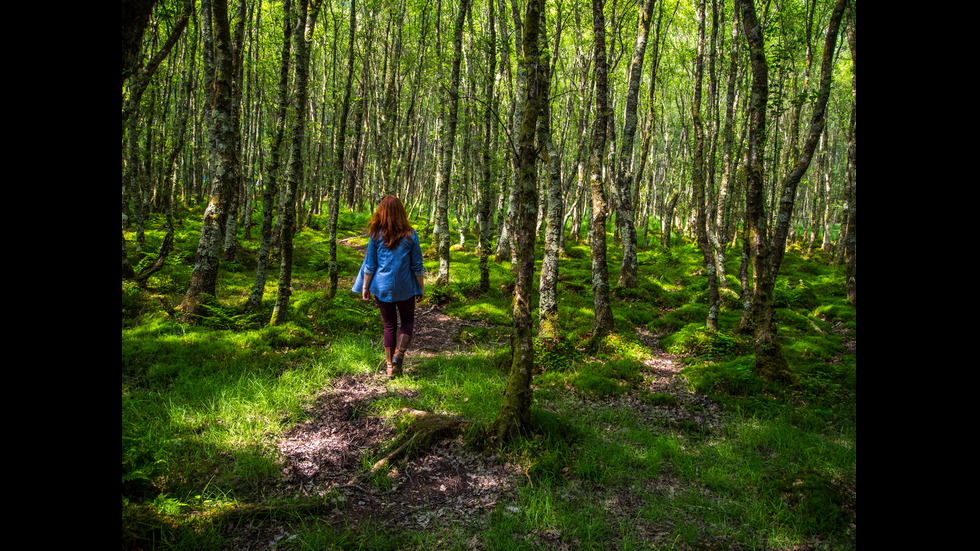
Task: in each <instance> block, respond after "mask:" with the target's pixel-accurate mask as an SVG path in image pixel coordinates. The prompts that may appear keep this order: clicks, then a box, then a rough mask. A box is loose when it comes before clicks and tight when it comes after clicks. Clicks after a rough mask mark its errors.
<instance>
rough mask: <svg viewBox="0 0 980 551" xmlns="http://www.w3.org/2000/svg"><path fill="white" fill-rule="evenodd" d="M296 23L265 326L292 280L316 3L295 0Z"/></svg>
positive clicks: (281, 318)
mask: <svg viewBox="0 0 980 551" xmlns="http://www.w3.org/2000/svg"><path fill="white" fill-rule="evenodd" d="M296 7H297V10H296V11H297V13H296V26H295V28H294V32H293V44H294V45H295V48H296V57H295V59H294V63H293V104H292V111H293V121H292V128H291V129H290V134H291V136H290V137H291V140H292V141H291V143H290V152H289V161H288V164H287V166H286V197H285V199H284V200H283V204H282V211H283V218H282V237H281V238H280V240H281V245H280V261H279V285H278V287H279V291H278V294H277V295H276V303H275V306H274V307H273V309H272V318H271V319H270V320H269V325H279V324H282V323H283V322H285V321H286V319H287V318H288V314H287V312H288V308H289V297H290V295H291V294H292V289H291V287H292V283H293V235H294V233H295V232H294V229H295V228H294V226H295V224H296V195H297V190H298V189H299V185H300V183H302V182H303V177H304V171H305V169H306V166H305V161H304V160H303V147H304V146H305V143H306V126H307V124H306V122H307V121H306V119H307V108H306V101H307V98H309V76H310V72H309V69H310V68H309V64H310V41H311V40H312V34H313V27H314V25H315V24H316V18H317V15H318V13H319V8H320V2H319V1H314V2H310V1H309V0H299V2H298V3H297V6H296Z"/></svg>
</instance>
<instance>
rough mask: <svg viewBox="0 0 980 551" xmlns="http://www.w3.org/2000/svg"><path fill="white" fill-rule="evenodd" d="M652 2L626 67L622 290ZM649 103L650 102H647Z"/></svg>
mask: <svg viewBox="0 0 980 551" xmlns="http://www.w3.org/2000/svg"><path fill="white" fill-rule="evenodd" d="M653 4H654V0H644V2H643V3H642V4H640V20H639V25H638V29H637V32H636V44H635V45H634V47H633V59H632V61H631V63H630V71H629V82H628V83H627V91H626V109H625V113H624V124H623V145H622V148H621V149H620V152H619V176H618V179H619V185H617V186H616V188H617V190H618V192H619V211H618V217H619V220H618V224H619V227H620V229H621V231H622V243H623V262H622V265H621V266H620V270H619V284H620V285H621V286H623V287H627V288H633V287H636V277H637V270H638V264H637V259H636V247H637V240H636V222H635V219H636V213H635V210H634V207H635V203H634V201H633V187H634V184H635V182H634V173H633V170H632V169H631V168H630V161H631V158H632V156H633V144H634V143H635V141H636V129H637V126H638V121H639V118H638V116H637V109H638V108H639V103H640V102H639V97H640V80H641V72H642V71H643V58H644V57H645V56H646V50H647V36H649V34H650V23H651V21H652V18H651V10H652V8H653ZM650 101H651V102H652V101H653V98H651V99H650Z"/></svg>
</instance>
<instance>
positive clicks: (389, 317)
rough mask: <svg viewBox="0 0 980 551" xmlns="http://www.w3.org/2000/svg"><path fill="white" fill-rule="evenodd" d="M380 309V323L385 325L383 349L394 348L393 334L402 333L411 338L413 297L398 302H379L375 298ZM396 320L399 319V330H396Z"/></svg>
mask: <svg viewBox="0 0 980 551" xmlns="http://www.w3.org/2000/svg"><path fill="white" fill-rule="evenodd" d="M375 302H377V303H378V308H380V309H381V321H383V322H384V324H385V348H394V347H395V341H396V338H395V334H396V333H402V334H405V335H408V336H410V337H411V336H412V331H413V330H414V329H415V297H412V298H410V299H408V300H401V301H398V302H381V301H380V300H378V299H377V298H375ZM398 318H401V323H402V326H401V329H400V330H399V329H398Z"/></svg>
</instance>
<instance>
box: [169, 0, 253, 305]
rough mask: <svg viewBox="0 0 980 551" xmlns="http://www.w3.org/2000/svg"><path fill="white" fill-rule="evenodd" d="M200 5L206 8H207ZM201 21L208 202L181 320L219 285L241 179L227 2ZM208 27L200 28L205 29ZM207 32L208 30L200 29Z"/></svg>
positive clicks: (220, 1) (216, 2)
mask: <svg viewBox="0 0 980 551" xmlns="http://www.w3.org/2000/svg"><path fill="white" fill-rule="evenodd" d="M205 4H209V6H210V9H208V6H206V5H205ZM202 12H203V13H202V17H204V18H207V19H208V20H210V21H211V25H210V26H211V27H212V28H213V31H212V32H213V39H214V56H215V57H214V79H213V86H212V87H211V98H210V103H211V117H212V125H213V128H214V141H213V144H212V147H213V148H212V158H213V160H214V165H215V166H214V172H213V182H210V185H211V190H210V199H209V201H208V206H207V208H206V209H205V211H204V220H203V224H202V226H201V236H200V239H199V240H198V245H197V257H196V260H195V262H194V271H193V273H192V274H191V281H190V284H189V285H188V288H187V293H185V295H184V299H183V301H182V302H181V304H180V311H181V313H182V314H183V315H184V316H196V315H200V314H201V313H203V312H202V310H201V303H202V301H203V300H204V297H205V296H209V295H210V296H211V297H213V296H215V294H216V289H217V285H218V265H219V258H220V256H221V253H222V251H223V248H224V227H223V226H224V221H225V216H226V215H227V214H228V212H229V207H230V205H231V199H232V196H233V194H234V189H232V188H233V186H235V185H236V184H237V183H238V182H239V180H240V175H241V164H240V159H239V157H238V150H239V142H240V139H241V138H240V136H239V135H238V129H237V128H236V127H235V125H234V124H233V122H234V119H233V116H232V109H233V107H232V91H231V80H232V78H233V74H232V73H233V70H234V68H233V65H232V51H231V29H230V24H229V21H228V2H227V0H212V1H211V2H209V3H202ZM207 28H208V26H207V25H205V29H207ZM205 32H207V30H205Z"/></svg>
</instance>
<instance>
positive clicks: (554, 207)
mask: <svg viewBox="0 0 980 551" xmlns="http://www.w3.org/2000/svg"><path fill="white" fill-rule="evenodd" d="M558 19H559V22H560V19H561V14H559V15H558ZM546 28H547V27H546V25H545V15H544V13H543V12H542V13H541V30H540V33H541V41H540V42H541V44H542V50H543V51H542V53H541V56H540V57H541V71H542V72H543V73H544V74H543V75H542V83H541V87H542V92H541V95H542V98H543V99H542V102H541V103H542V105H541V118H540V119H539V120H538V133H539V138H538V145H539V146H540V147H542V148H543V153H544V160H545V165H546V166H547V167H548V201H547V212H546V214H545V220H546V223H547V227H546V229H545V236H544V259H543V260H542V262H541V276H540V278H539V285H538V297H539V300H538V302H539V304H538V336H539V337H540V338H542V339H558V338H559V337H560V336H561V331H560V329H561V328H560V323H559V317H558V264H559V260H558V247H559V244H560V240H561V232H562V226H563V225H564V212H563V208H564V206H565V205H564V202H563V199H562V182H561V158H560V157H559V155H558V148H556V147H555V139H554V135H553V133H552V129H551V101H550V97H551V83H552V78H553V74H552V73H553V72H552V71H551V70H550V69H549V67H550V66H551V63H550V61H551V55H550V52H549V50H548V41H547V38H546ZM555 34H556V36H555V51H556V52H557V50H558V45H559V44H560V40H561V29H560V27H559V28H558V30H557V32H556V33H555ZM535 233H537V232H535Z"/></svg>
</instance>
